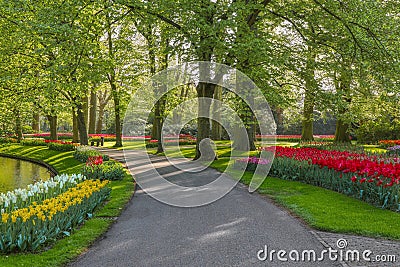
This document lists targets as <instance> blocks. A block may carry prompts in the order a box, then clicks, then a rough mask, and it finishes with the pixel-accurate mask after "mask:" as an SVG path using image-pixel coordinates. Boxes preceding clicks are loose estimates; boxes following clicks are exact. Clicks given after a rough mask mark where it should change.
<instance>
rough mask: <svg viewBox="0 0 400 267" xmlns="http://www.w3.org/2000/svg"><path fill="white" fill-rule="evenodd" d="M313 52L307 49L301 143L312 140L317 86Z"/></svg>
mask: <svg viewBox="0 0 400 267" xmlns="http://www.w3.org/2000/svg"><path fill="white" fill-rule="evenodd" d="M315 56H316V55H315V51H314V50H313V47H312V46H309V47H308V58H307V63H306V70H305V77H304V80H305V86H306V90H305V95H304V105H303V119H302V129H301V141H313V140H314V135H313V134H314V105H315V93H316V91H317V90H318V84H317V82H316V81H315V74H314V71H315Z"/></svg>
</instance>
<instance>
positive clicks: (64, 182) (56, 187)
mask: <svg viewBox="0 0 400 267" xmlns="http://www.w3.org/2000/svg"><path fill="white" fill-rule="evenodd" d="M82 180H83V176H82V175H81V174H72V175H66V174H62V175H57V176H54V177H51V178H50V179H49V180H47V181H39V182H36V183H35V184H30V185H28V186H27V188H23V189H21V188H18V189H15V190H13V191H8V192H7V193H0V209H1V212H11V211H13V210H15V209H19V208H23V207H27V206H29V205H31V204H32V203H33V202H36V203H40V202H42V201H43V200H45V199H47V198H51V197H54V196H57V195H59V194H61V193H63V192H65V191H67V190H68V189H69V188H71V187H74V186H76V184H77V183H79V182H81V181H82Z"/></svg>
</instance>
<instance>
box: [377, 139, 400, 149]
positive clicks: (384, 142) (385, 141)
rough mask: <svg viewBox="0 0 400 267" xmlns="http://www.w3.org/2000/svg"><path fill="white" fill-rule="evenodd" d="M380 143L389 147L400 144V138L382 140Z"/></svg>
mask: <svg viewBox="0 0 400 267" xmlns="http://www.w3.org/2000/svg"><path fill="white" fill-rule="evenodd" d="M379 145H380V146H381V147H383V148H387V147H390V146H399V145H400V140H380V141H379Z"/></svg>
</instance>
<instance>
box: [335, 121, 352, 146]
mask: <svg viewBox="0 0 400 267" xmlns="http://www.w3.org/2000/svg"><path fill="white" fill-rule="evenodd" d="M348 129H349V124H348V123H345V122H344V121H343V120H342V119H338V120H337V121H336V131H335V140H334V141H335V143H343V142H345V143H348V142H350V136H349V133H348V132H347V130H348Z"/></svg>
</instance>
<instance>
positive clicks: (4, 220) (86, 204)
mask: <svg viewBox="0 0 400 267" xmlns="http://www.w3.org/2000/svg"><path fill="white" fill-rule="evenodd" d="M107 183H108V181H107V180H104V181H100V180H85V181H83V182H81V183H79V184H77V185H76V186H75V187H72V188H69V189H68V190H67V191H66V192H64V193H62V194H60V195H58V196H56V197H53V198H49V199H45V200H43V201H42V202H41V203H36V202H32V204H31V205H29V206H28V207H24V208H20V209H17V210H14V211H12V212H8V213H7V212H5V213H2V214H1V222H0V251H4V252H12V251H16V250H20V251H24V250H32V251H34V250H36V249H37V248H38V247H39V246H40V244H43V243H44V242H46V240H48V239H54V238H57V237H58V236H59V235H60V234H66V235H69V231H70V230H72V229H73V227H74V226H76V225H78V224H80V223H81V222H83V220H84V219H85V218H86V217H87V216H89V217H90V216H91V212H92V211H93V209H94V208H95V207H96V206H97V205H98V204H100V203H101V202H102V201H103V200H104V199H106V198H107V196H108V195H109V193H110V189H109V188H107V187H106V185H107Z"/></svg>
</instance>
